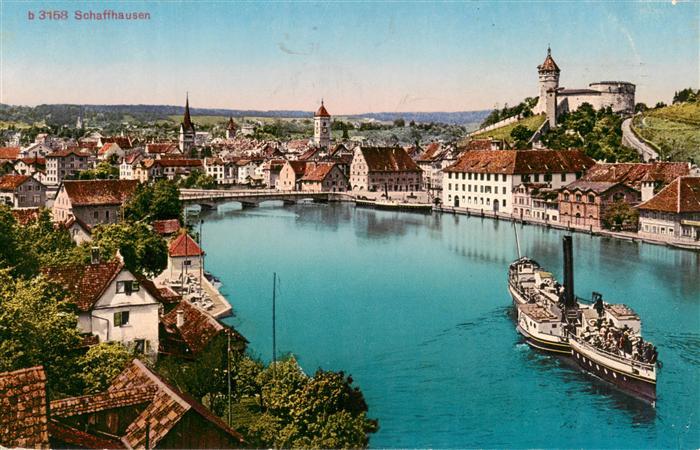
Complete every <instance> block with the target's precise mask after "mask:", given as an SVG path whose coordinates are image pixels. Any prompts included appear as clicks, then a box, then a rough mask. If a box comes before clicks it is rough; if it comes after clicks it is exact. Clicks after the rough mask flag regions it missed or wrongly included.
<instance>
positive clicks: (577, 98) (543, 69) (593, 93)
mask: <svg viewBox="0 0 700 450" xmlns="http://www.w3.org/2000/svg"><path fill="white" fill-rule="evenodd" d="M537 73H538V76H539V97H538V101H537V105H536V106H535V107H534V108H533V109H532V112H533V113H534V114H541V113H545V114H546V115H547V120H548V122H549V126H550V127H552V128H554V127H556V125H557V118H558V117H559V116H560V115H562V114H563V113H566V112H570V111H576V110H577V109H578V108H579V107H580V106H581V105H582V104H584V103H588V104H590V105H591V106H593V108H594V109H596V110H599V109H603V108H608V107H609V108H611V109H612V111H613V112H618V113H622V114H632V113H634V93H635V85H634V84H632V83H629V82H627V81H600V82H596V83H591V84H589V85H588V88H585V89H565V88H563V87H559V75H560V73H561V70H560V69H559V66H558V65H557V63H556V62H554V58H552V50H551V49H550V48H547V57H546V58H545V60H544V62H543V63H542V64H540V65H539V66H537Z"/></svg>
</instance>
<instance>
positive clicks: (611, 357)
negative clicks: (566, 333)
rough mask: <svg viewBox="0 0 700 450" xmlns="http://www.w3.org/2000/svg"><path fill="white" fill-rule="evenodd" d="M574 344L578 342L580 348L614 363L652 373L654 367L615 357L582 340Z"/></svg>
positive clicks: (577, 340)
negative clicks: (612, 360) (584, 348)
mask: <svg viewBox="0 0 700 450" xmlns="http://www.w3.org/2000/svg"><path fill="white" fill-rule="evenodd" d="M576 342H578V343H579V344H580V345H581V346H583V347H586V348H587V349H590V350H592V351H594V352H595V353H598V354H599V355H601V356H605V357H606V358H610V359H614V360H615V361H618V362H621V363H623V364H628V365H630V366H631V367H639V368H641V369H644V370H648V371H651V372H653V371H654V368H655V365H654V364H649V363H645V362H642V361H637V360H634V359H629V358H623V357H621V356H620V355H616V354H614V353H611V352H609V351H607V350H603V349H600V348H598V347H596V346H594V345H591V344H589V343H588V342H586V341H584V340H583V339H578V338H577V339H576Z"/></svg>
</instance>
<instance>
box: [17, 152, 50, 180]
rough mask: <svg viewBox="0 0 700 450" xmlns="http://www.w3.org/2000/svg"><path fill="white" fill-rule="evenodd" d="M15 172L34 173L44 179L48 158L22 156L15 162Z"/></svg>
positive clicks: (22, 173) (37, 177)
mask: <svg viewBox="0 0 700 450" xmlns="http://www.w3.org/2000/svg"><path fill="white" fill-rule="evenodd" d="M14 167H15V172H17V173H18V174H20V175H34V174H36V179H38V180H39V181H43V180H44V179H45V177H46V158H41V157H37V156H32V157H26V158H20V159H18V160H17V161H16V162H15V166H14Z"/></svg>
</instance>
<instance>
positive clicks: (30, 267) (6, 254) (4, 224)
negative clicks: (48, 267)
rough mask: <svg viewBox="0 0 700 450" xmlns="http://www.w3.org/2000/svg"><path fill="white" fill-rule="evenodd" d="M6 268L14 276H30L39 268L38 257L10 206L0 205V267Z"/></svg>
mask: <svg viewBox="0 0 700 450" xmlns="http://www.w3.org/2000/svg"><path fill="white" fill-rule="evenodd" d="M2 268H7V269H9V270H10V271H11V273H12V275H13V276H15V277H31V276H33V275H36V274H37V273H38V270H39V258H38V256H37V255H36V252H35V251H34V249H33V248H32V246H31V245H30V243H29V241H28V240H26V239H24V233H23V230H22V229H21V227H20V226H19V225H18V224H17V221H16V220H15V218H14V216H13V215H12V212H11V210H10V208H9V207H8V206H6V205H0V269H2Z"/></svg>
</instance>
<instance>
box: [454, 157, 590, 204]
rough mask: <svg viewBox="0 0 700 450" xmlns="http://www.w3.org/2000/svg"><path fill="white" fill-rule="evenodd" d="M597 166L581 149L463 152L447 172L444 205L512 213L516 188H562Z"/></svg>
mask: <svg viewBox="0 0 700 450" xmlns="http://www.w3.org/2000/svg"><path fill="white" fill-rule="evenodd" d="M594 164H595V161H593V160H592V159H591V158H589V157H588V156H586V155H585V154H584V153H583V152H582V151H581V150H561V151H555V150H482V151H468V152H465V153H463V154H462V155H461V156H460V158H459V160H457V162H456V163H455V164H453V165H452V166H450V167H448V168H446V169H445V173H446V174H447V176H445V177H443V190H442V202H443V205H448V206H454V207H462V208H470V209H475V210H485V211H494V212H500V213H505V214H511V213H512V212H513V191H514V188H515V187H516V186H518V185H520V184H523V183H545V184H547V185H549V187H550V188H552V189H559V188H561V187H564V186H566V185H567V184H569V183H572V182H574V181H575V180H577V179H578V178H580V177H581V175H582V174H583V173H584V172H585V171H586V170H587V169H588V168H590V167H592V166H593V165H594Z"/></svg>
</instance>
